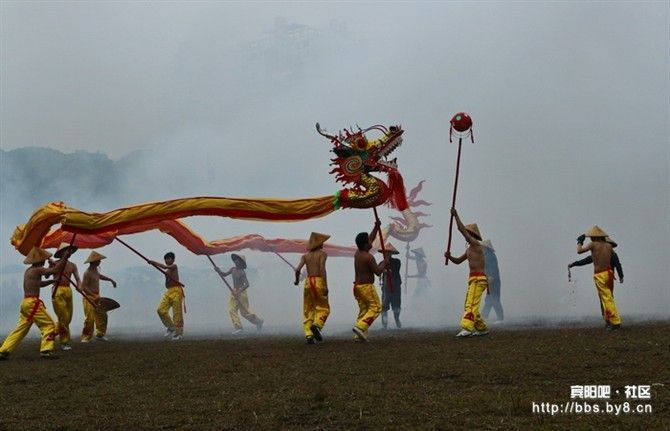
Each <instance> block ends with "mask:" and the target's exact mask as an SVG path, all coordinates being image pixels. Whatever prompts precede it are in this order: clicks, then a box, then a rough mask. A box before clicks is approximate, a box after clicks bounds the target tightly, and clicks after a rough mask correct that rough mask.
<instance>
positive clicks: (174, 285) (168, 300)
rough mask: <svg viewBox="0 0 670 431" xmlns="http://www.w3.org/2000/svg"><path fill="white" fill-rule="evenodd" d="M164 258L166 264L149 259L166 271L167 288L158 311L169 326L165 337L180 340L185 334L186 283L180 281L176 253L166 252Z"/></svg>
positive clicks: (159, 315)
mask: <svg viewBox="0 0 670 431" xmlns="http://www.w3.org/2000/svg"><path fill="white" fill-rule="evenodd" d="M163 260H164V261H165V264H162V263H160V262H156V261H154V260H150V261H149V263H150V264H151V265H153V266H155V267H157V268H160V269H162V270H164V271H165V272H164V274H165V288H166V289H167V290H166V291H165V293H164V294H163V297H162V298H161V302H160V303H159V304H158V309H157V310H156V311H157V312H158V317H160V319H161V322H163V325H165V327H166V328H167V330H166V331H165V338H172V340H173V341H178V340H181V337H182V335H184V314H183V313H182V306H183V305H182V300H183V299H184V288H183V286H184V285H183V284H182V283H181V282H180V281H179V268H177V265H176V264H175V263H174V260H175V255H174V253H173V252H171V251H170V252H167V253H165V256H163ZM170 309H172V317H170Z"/></svg>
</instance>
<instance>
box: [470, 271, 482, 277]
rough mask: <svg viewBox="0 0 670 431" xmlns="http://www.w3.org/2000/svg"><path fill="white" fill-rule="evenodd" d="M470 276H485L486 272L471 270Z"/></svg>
mask: <svg viewBox="0 0 670 431" xmlns="http://www.w3.org/2000/svg"><path fill="white" fill-rule="evenodd" d="M470 277H486V273H484V272H471V273H470Z"/></svg>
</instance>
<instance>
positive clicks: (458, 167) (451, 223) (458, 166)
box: [444, 138, 463, 265]
mask: <svg viewBox="0 0 670 431" xmlns="http://www.w3.org/2000/svg"><path fill="white" fill-rule="evenodd" d="M462 144H463V138H458V156H457V158H456V178H455V180H454V194H453V198H452V200H451V207H452V208H456V191H457V190H458V174H459V172H460V170H461V146H462ZM453 226H454V215H453V214H452V215H451V218H449V238H448V239H447V254H449V253H451V233H452V228H453ZM444 264H445V265H449V258H447V257H445V260H444Z"/></svg>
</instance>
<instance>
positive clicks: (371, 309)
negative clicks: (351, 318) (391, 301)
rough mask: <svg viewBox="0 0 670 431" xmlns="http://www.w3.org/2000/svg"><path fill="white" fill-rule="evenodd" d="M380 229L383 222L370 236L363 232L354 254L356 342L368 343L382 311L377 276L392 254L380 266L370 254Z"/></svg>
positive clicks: (377, 225) (358, 236)
mask: <svg viewBox="0 0 670 431" xmlns="http://www.w3.org/2000/svg"><path fill="white" fill-rule="evenodd" d="M380 227H381V222H379V221H377V222H375V227H374V228H373V229H372V232H370V233H369V234H368V233H367V232H361V233H359V234H358V235H356V246H357V247H358V250H356V253H355V254H354V271H355V273H356V281H355V282H354V298H356V301H357V302H358V309H359V312H358V318H357V320H356V324H355V325H354V327H353V328H352V331H353V332H354V339H355V340H356V341H368V329H369V328H370V326H371V325H372V322H374V321H375V319H376V318H377V317H378V316H379V314H380V313H381V311H382V304H381V302H380V301H379V295H378V294H377V290H376V289H375V285H374V282H375V275H381V274H382V272H383V271H384V269H385V268H386V266H387V265H388V262H389V261H388V258H389V256H390V254H387V255H386V256H384V260H383V261H381V262H380V263H379V264H377V262H376V261H375V258H374V256H373V255H372V254H370V249H371V248H372V242H371V239H374V238H375V236H376V235H377V233H378V232H379V229H380Z"/></svg>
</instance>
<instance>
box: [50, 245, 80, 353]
mask: <svg viewBox="0 0 670 431" xmlns="http://www.w3.org/2000/svg"><path fill="white" fill-rule="evenodd" d="M75 251H77V247H75V246H74V245H70V244H68V243H66V242H64V243H62V244H61V245H60V247H58V250H56V252H55V253H54V257H55V258H56V259H60V260H67V259H69V257H70V256H72V255H73V254H74V252H75ZM66 256H67V257H66ZM72 276H74V280H75V283H76V284H75V286H76V287H77V288H79V285H80V284H81V280H80V279H79V272H78V271H77V265H75V264H74V263H72V262H70V261H68V262H67V263H66V264H65V268H64V269H63V273H62V274H61V277H60V279H58V280H55V281H54V284H55V286H54V292H53V294H52V296H51V303H52V304H53V307H54V313H56V317H57V318H58V336H59V338H60V346H61V349H63V350H71V349H72V347H70V322H72V289H71V288H70V280H71V277H72Z"/></svg>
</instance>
